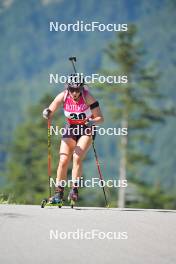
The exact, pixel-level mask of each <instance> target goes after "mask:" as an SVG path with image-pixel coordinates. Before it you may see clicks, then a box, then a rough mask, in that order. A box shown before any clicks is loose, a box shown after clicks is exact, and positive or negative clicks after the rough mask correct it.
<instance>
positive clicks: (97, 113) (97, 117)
mask: <svg viewBox="0 0 176 264" xmlns="http://www.w3.org/2000/svg"><path fill="white" fill-rule="evenodd" d="M96 101H97V100H96V99H95V98H94V97H93V96H92V95H91V94H90V93H89V94H88V95H87V96H86V102H87V104H88V105H91V104H93V103H95V102H96ZM91 112H92V115H93V118H92V121H94V122H95V123H96V124H100V123H102V122H103V121H104V117H103V114H102V112H101V109H100V107H99V106H97V107H95V108H93V109H91Z"/></svg>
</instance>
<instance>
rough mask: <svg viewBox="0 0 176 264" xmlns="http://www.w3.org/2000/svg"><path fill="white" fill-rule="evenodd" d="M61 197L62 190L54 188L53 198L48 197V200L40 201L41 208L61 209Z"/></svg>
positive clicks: (61, 188) (62, 194)
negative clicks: (52, 207) (53, 207)
mask: <svg viewBox="0 0 176 264" xmlns="http://www.w3.org/2000/svg"><path fill="white" fill-rule="evenodd" d="M63 196H64V188H63V187H60V186H59V187H56V189H55V194H54V196H52V197H50V198H49V199H48V200H47V199H44V200H43V201H42V204H41V207H42V208H44V207H45V206H58V207H59V208H61V207H62V206H63Z"/></svg>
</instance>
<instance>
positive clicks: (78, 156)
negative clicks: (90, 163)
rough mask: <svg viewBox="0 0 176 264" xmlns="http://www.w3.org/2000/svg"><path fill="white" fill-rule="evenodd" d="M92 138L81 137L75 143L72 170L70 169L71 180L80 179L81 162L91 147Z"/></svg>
mask: <svg viewBox="0 0 176 264" xmlns="http://www.w3.org/2000/svg"><path fill="white" fill-rule="evenodd" d="M91 143H92V138H91V137H90V136H86V135H84V136H82V137H80V139H79V140H78V142H77V145H76V147H75V150H74V153H73V169H72V180H73V181H75V180H78V179H80V177H81V175H82V161H83V159H84V157H85V155H86V153H87V151H88V149H89V147H90V146H91Z"/></svg>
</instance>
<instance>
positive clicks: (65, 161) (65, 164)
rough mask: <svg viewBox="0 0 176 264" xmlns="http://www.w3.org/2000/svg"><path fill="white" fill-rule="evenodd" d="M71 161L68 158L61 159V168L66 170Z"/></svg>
mask: <svg viewBox="0 0 176 264" xmlns="http://www.w3.org/2000/svg"><path fill="white" fill-rule="evenodd" d="M68 163H69V159H68V158H67V157H60V160H59V167H61V168H66V167H67V166H68Z"/></svg>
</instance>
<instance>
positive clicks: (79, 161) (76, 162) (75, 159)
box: [73, 154, 82, 166]
mask: <svg viewBox="0 0 176 264" xmlns="http://www.w3.org/2000/svg"><path fill="white" fill-rule="evenodd" d="M81 164H82V158H81V156H80V155H77V154H74V155H73V166H74V165H81Z"/></svg>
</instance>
